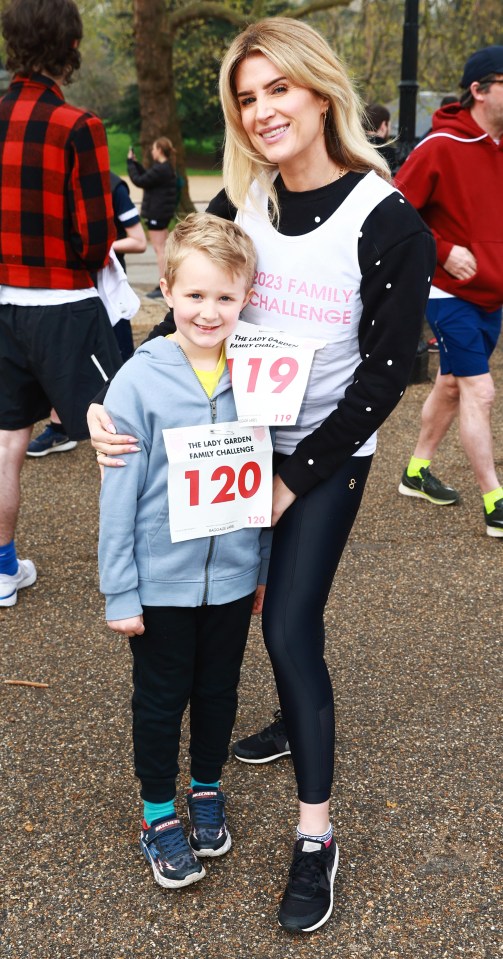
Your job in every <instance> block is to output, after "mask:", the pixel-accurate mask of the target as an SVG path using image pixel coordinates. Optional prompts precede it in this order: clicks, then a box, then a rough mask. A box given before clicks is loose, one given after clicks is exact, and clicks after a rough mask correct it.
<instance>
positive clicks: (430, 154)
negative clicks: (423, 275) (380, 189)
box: [395, 103, 503, 311]
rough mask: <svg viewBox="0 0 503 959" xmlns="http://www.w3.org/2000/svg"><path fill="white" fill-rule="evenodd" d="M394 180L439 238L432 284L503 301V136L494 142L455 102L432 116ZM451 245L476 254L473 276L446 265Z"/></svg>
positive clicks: (488, 302)
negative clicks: (427, 132)
mask: <svg viewBox="0 0 503 959" xmlns="http://www.w3.org/2000/svg"><path fill="white" fill-rule="evenodd" d="M395 184H396V186H397V187H398V189H399V190H401V191H402V193H403V194H404V196H405V197H406V198H407V199H408V200H409V202H410V203H412V206H414V207H415V208H416V210H418V211H419V213H420V214H421V216H422V218H423V220H424V221H425V222H426V223H427V224H428V226H429V227H430V230H431V231H432V233H433V235H434V237H435V240H436V244H437V261H438V263H437V268H436V271H435V275H434V277H433V283H434V285H435V286H438V287H439V288H440V289H441V290H445V291H446V292H447V293H451V294H452V295H453V296H458V297H460V299H462V300H468V301H469V302H470V303H475V304H476V305H477V306H481V307H482V308H483V309H484V310H488V311H492V310H497V309H498V308H499V307H500V306H501V304H502V303H503V140H500V142H499V144H496V143H495V142H494V140H493V139H492V138H491V137H490V136H489V134H488V133H484V131H483V130H482V129H481V128H480V127H479V126H478V124H477V123H475V121H474V120H473V118H472V116H471V114H470V112H469V110H464V109H463V108H462V107H460V105H459V103H451V104H449V105H448V106H446V107H443V108H442V109H440V110H437V112H436V113H434V115H433V127H432V132H431V134H430V135H429V136H427V137H425V139H424V140H421V142H420V143H418V145H417V147H416V148H415V149H414V150H413V151H412V153H411V154H410V155H409V156H408V158H407V160H406V161H405V163H404V164H403V166H402V167H401V168H400V170H399V171H398V173H397V175H396V178H395ZM453 246H465V247H467V248H468V249H469V250H471V252H472V253H473V255H474V257H475V259H476V260H477V272H476V274H475V276H474V277H473V278H472V279H471V280H456V278H455V277H453V276H451V274H450V273H447V271H446V270H444V269H443V267H442V266H441V264H443V263H445V261H446V259H447V257H448V256H449V253H450V251H451V249H452V247H453Z"/></svg>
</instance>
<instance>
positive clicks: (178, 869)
mask: <svg viewBox="0 0 503 959" xmlns="http://www.w3.org/2000/svg"><path fill="white" fill-rule="evenodd" d="M140 849H141V851H142V853H143V855H144V856H145V859H146V860H147V862H148V863H150V865H151V866H152V871H153V873H154V879H155V881H156V882H158V883H159V885H160V886H163V887H164V888H165V889H180V888H181V887H182V886H189V885H190V883H191V882H197V881H198V879H202V878H203V876H205V875H206V871H205V869H204V868H203V866H202V865H201V863H200V862H199V860H198V859H196V857H195V856H194V853H193V852H192V849H191V848H190V846H189V844H188V842H187V840H186V838H185V834H184V831H183V829H182V827H181V824H180V820H179V819H177V818H176V816H172V817H171V818H168V819H155V820H154V822H153V823H152V825H151V826H147V824H146V822H144V823H143V829H142V831H141V833H140Z"/></svg>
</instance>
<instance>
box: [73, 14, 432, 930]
mask: <svg viewBox="0 0 503 959" xmlns="http://www.w3.org/2000/svg"><path fill="white" fill-rule="evenodd" d="M220 96H221V101H222V105H223V110H224V115H225V123H226V140H225V152H224V183H225V189H224V190H222V191H221V193H220V194H218V196H217V197H215V199H214V200H212V202H211V203H210V205H209V208H208V209H209V212H211V213H214V214H216V215H219V216H222V217H226V218H228V219H235V220H236V221H237V222H238V223H239V224H240V225H241V226H242V227H243V228H244V229H245V231H246V232H247V233H248V234H249V235H250V236H251V238H252V239H253V241H254V244H255V247H256V249H257V252H258V266H257V273H256V275H255V283H254V285H255V294H254V295H253V296H252V298H251V300H250V302H249V303H248V305H247V306H246V308H245V310H244V312H243V319H245V320H247V321H249V322H250V323H254V324H261V325H263V326H268V327H274V328H276V329H278V330H287V331H288V332H290V333H293V334H295V335H296V336H299V337H302V336H305V337H312V336H317V337H319V338H320V339H323V340H324V341H325V342H326V345H325V346H324V347H323V348H322V349H319V350H317V351H316V353H315V358H314V361H313V365H312V368H311V373H310V376H309V380H308V384H307V388H306V392H305V395H304V399H303V402H302V406H301V410H300V414H299V417H298V421H297V423H296V424H295V425H294V426H291V427H280V428H278V429H277V432H276V441H275V461H276V462H275V467H276V474H275V478H274V488H273V490H274V491H273V525H274V527H275V530H274V536H273V546H272V555H271V563H270V571H269V576H268V580H267V588H266V592H265V600H264V611H263V630H264V638H265V643H266V646H267V650H268V652H269V655H270V658H271V662H272V665H273V669H274V674H275V678H276V684H277V688H278V694H279V700H280V705H281V710H282V714H281V716H280V717H279V718H278V719H277V720H276V722H274V723H273V724H272V725H271V726H269V727H267V728H266V729H265V730H263V731H262V732H261V733H259V734H257V735H254V736H250V737H248V738H247V739H244V740H241V741H240V742H239V743H236V744H235V746H234V752H235V755H236V756H237V758H238V759H241V760H242V761H244V762H253V763H261V762H267V761H269V760H270V759H274V758H277V757H278V756H279V755H286V754H289V753H290V752H291V754H292V759H293V763H294V769H295V776H296V780H297V787H298V798H299V809H300V816H299V825H298V828H297V839H296V842H295V846H294V853H293V860H292V864H291V867H290V873H289V879H288V884H287V887H286V890H285V893H284V895H283V898H282V901H281V906H280V910H279V921H280V923H281V925H282V926H283V927H284V928H286V929H289V930H293V931H303V932H309V931H311V930H314V929H317V928H319V927H320V926H321V925H323V923H325V922H326V920H327V919H328V917H329V916H330V914H331V912H332V907H333V884H334V878H335V874H336V871H337V865H338V858H339V853H338V848H337V843H336V841H335V838H334V837H333V835H332V827H331V825H330V819H329V800H330V795H331V789H332V780H333V760H334V740H335V732H334V705H333V690H332V684H331V681H330V676H329V672H328V669H327V666H326V663H325V660H324V636H325V634H324V623H323V615H324V608H325V605H326V602H327V598H328V595H329V591H330V588H331V585H332V582H333V578H334V575H335V572H336V569H337V566H338V563H339V560H340V558H341V555H342V553H343V550H344V547H345V544H346V542H347V539H348V536H349V534H350V531H351V527H352V525H353V523H354V520H355V518H356V515H357V512H358V508H359V506H360V503H361V499H362V495H363V491H364V487H365V482H366V479H367V476H368V472H369V469H370V465H371V462H372V455H373V452H374V450H375V445H376V431H377V429H378V427H379V426H380V425H381V424H382V423H383V422H384V421H385V419H386V418H387V416H388V415H389V414H390V413H391V411H392V410H393V408H394V407H395V405H396V404H397V402H398V401H399V399H400V397H401V396H402V395H403V393H404V390H405V388H406V385H407V382H408V379H409V375H410V371H411V369H412V365H413V362H414V358H415V354H416V348H417V342H418V339H419V333H420V329H421V323H422V319H423V314H424V308H425V305H426V301H427V299H428V291H429V286H430V277H431V275H432V273H433V269H434V262H435V252H434V250H435V248H434V242H433V238H432V236H431V234H430V232H429V231H428V229H427V228H426V227H425V225H424V224H423V222H422V220H421V219H420V217H419V216H418V215H417V213H416V212H415V210H414V209H413V208H412V207H411V206H410V205H409V204H408V203H407V202H406V201H405V200H404V198H403V197H402V196H401V194H400V193H399V192H398V191H397V190H395V189H394V188H393V186H392V185H391V184H390V174H389V170H388V168H387V166H386V164H385V162H384V160H383V159H382V158H381V157H380V155H379V154H378V152H377V150H376V149H375V148H374V147H372V146H371V145H370V144H369V143H368V142H367V140H366V136H365V133H364V129H363V126H362V122H361V117H362V106H361V104H360V101H359V98H358V96H357V94H356V93H355V91H354V89H353V87H352V85H351V82H350V80H349V78H348V75H347V73H346V70H345V68H344V67H343V65H342V63H341V61H340V60H339V59H338V58H337V57H336V56H335V55H334V53H333V52H332V51H331V49H330V47H329V46H328V44H327V43H326V41H325V40H324V39H323V38H322V37H321V36H320V35H319V34H318V33H317V32H316V31H314V30H313V29H312V28H311V27H309V26H308V25H307V24H305V23H302V22H300V21H297V20H294V19H287V18H281V17H278V18H272V19H266V20H262V21H260V22H259V23H255V24H251V25H250V26H249V27H248V28H247V29H246V30H244V31H243V32H242V33H241V34H240V35H239V36H238V37H237V38H236V39H235V40H234V41H233V43H232V44H231V46H230V48H229V50H228V51H227V54H226V55H225V57H224V60H223V63H222V68H221V74H220ZM156 332H157V333H159V332H162V325H161V327H157V330H156ZM89 426H90V430H91V434H92V436H93V442H94V446H95V447H96V448H97V449H98V450H100V451H101V453H102V454H104V455H100V456H99V460H100V462H101V463H102V464H103V465H124V464H125V461H124V460H117V459H115V458H114V454H116V453H126V452H132V451H133V449H134V447H133V449H132V445H131V439H132V438H128V437H127V436H114V437H112V436H110V432H111V431H113V429H114V427H113V424H111V422H110V419H109V417H108V416H107V415H106V413H104V412H103V411H102V410H100V409H99V408H98V407H92V408H91V411H90V416H89ZM109 456H111V457H112V458H111V459H109V458H108V457H109Z"/></svg>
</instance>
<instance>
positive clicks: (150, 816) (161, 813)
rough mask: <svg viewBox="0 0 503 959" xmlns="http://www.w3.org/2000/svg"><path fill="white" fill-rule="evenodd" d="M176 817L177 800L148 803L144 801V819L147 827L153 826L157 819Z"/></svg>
mask: <svg viewBox="0 0 503 959" xmlns="http://www.w3.org/2000/svg"><path fill="white" fill-rule="evenodd" d="M174 815H175V800H174V799H170V801H169V802H146V801H145V800H143V818H144V820H145V822H146V823H147V826H151V825H152V823H153V822H154V821H155V820H156V819H167V818H168V816H174Z"/></svg>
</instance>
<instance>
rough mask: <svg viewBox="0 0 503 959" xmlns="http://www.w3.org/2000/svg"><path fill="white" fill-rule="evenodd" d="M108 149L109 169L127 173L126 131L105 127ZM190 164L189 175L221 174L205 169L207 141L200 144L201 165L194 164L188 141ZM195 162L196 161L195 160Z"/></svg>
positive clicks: (207, 151) (136, 149) (122, 173)
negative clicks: (204, 158)
mask: <svg viewBox="0 0 503 959" xmlns="http://www.w3.org/2000/svg"><path fill="white" fill-rule="evenodd" d="M107 139H108V150H109V153H110V169H111V170H113V172H114V173H117V174H118V176H124V175H125V174H126V173H127V162H126V160H127V154H128V150H129V147H130V146H131V139H130V137H129V135H128V134H127V133H122V131H121V130H118V129H117V127H107ZM190 147H191V164H190V166H189V167H187V173H188V175H189V176H201V175H202V176H221V171H220V170H214V169H206V166H205V163H204V160H203V157H204V156H207V155H208V154H209V143H208V142H207V141H203V142H202V144H201V160H202V162H201V166H200V167H199V166H196V165H194V156H193V151H194V144H193V141H190ZM133 148H134V151H135V153H136V156H137V157H139V156H141V148H140V145H139V144H138V143H133ZM196 162H197V161H196Z"/></svg>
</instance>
